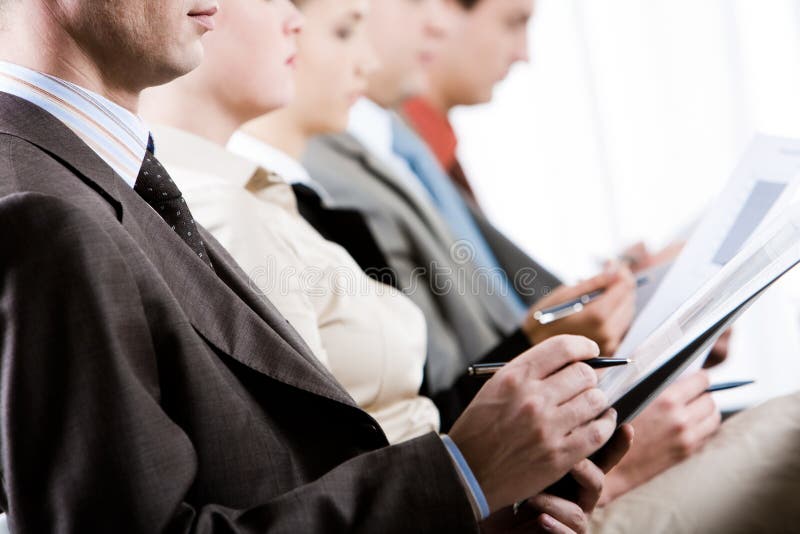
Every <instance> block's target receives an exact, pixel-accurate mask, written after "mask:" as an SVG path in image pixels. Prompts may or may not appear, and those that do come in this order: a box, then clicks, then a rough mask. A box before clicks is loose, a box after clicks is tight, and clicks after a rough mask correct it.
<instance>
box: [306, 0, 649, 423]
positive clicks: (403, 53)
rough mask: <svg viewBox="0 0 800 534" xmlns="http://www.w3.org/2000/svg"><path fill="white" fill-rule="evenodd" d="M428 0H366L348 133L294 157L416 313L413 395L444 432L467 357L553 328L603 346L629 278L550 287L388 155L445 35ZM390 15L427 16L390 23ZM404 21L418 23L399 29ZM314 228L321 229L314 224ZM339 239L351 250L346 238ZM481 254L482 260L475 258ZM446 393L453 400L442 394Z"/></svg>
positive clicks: (464, 388) (496, 352)
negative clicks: (543, 318) (453, 219)
mask: <svg viewBox="0 0 800 534" xmlns="http://www.w3.org/2000/svg"><path fill="white" fill-rule="evenodd" d="M428 4H431V5H434V4H442V5H443V2H440V0H426V1H423V2H417V3H412V2H407V1H404V0H387V1H386V2H380V3H376V4H375V5H374V6H372V11H371V14H370V19H369V20H368V28H369V29H370V30H371V38H372V41H373V44H374V46H375V48H376V52H377V54H378V57H379V58H380V61H381V65H382V68H381V69H379V70H378V71H376V72H375V73H374V74H373V75H371V77H370V79H369V87H368V91H367V96H368V99H364V100H362V101H361V102H359V103H358V104H356V107H355V109H354V113H353V115H352V118H351V123H352V124H351V128H350V132H349V133H346V134H340V135H332V136H325V137H321V138H319V139H316V140H314V141H312V142H311V143H310V145H309V149H308V151H307V153H306V155H305V157H304V164H305V166H306V168H307V169H308V170H309V171H310V173H311V175H312V177H313V178H314V179H315V180H317V181H318V182H320V183H321V184H322V185H323V186H324V187H325V189H326V190H327V192H328V193H329V194H330V196H331V197H332V198H333V199H334V200H335V202H336V204H337V206H338V207H340V208H345V209H352V210H360V211H361V212H362V214H363V215H364V216H365V218H366V221H367V224H368V225H369V227H370V229H371V231H372V234H373V235H374V237H375V240H376V241H377V243H378V245H379V246H380V247H381V250H382V252H383V256H384V257H385V258H386V261H387V264H388V265H387V267H389V269H390V270H391V272H392V274H393V277H392V278H393V280H394V281H395V283H396V285H397V286H398V287H399V288H400V289H402V290H403V291H404V292H405V293H406V294H408V296H409V297H411V299H412V300H414V302H415V303H416V304H417V305H418V306H419V307H420V308H421V309H422V310H423V312H424V313H425V317H426V320H427V323H428V360H427V363H426V377H425V378H426V384H425V385H426V391H425V393H426V394H428V395H430V396H432V397H433V398H434V400H435V401H436V402H437V405H438V406H439V408H440V411H441V412H442V415H443V425H444V426H443V427H444V428H446V427H447V426H448V421H450V422H451V421H452V419H453V418H454V417H455V416H456V415H457V414H458V413H460V411H461V410H463V406H464V404H465V403H466V402H468V401H469V399H470V395H471V394H474V391H475V388H470V384H469V383H468V380H466V379H463V374H464V372H465V370H466V367H467V366H468V365H470V364H472V363H475V362H477V361H480V360H489V359H491V360H497V359H503V360H506V359H508V358H511V357H513V356H515V355H516V354H518V353H519V352H521V351H523V350H525V349H526V348H529V347H530V346H531V345H533V344H535V343H539V342H541V341H543V340H544V339H547V338H548V337H551V336H554V335H558V334H562V333H572V334H582V335H586V336H588V337H590V338H592V339H594V340H595V341H597V342H598V343H599V344H600V345H601V348H602V350H603V351H604V353H607V354H608V353H612V352H613V351H614V350H615V348H616V345H617V344H618V343H619V341H620V339H621V337H622V335H623V333H624V332H625V331H626V330H627V328H628V326H629V324H630V321H631V319H632V317H633V312H634V302H635V287H634V286H635V283H634V280H633V277H632V275H631V274H630V272H628V271H627V270H626V269H621V270H619V271H616V272H611V273H604V274H603V275H601V276H599V277H597V278H595V279H592V280H589V281H587V282H585V283H582V284H579V285H578V286H575V287H563V286H562V287H559V286H560V285H561V283H560V281H559V280H558V279H557V278H556V277H555V276H553V275H552V274H551V273H549V272H548V271H547V270H546V269H545V268H543V267H542V266H541V265H539V264H538V263H537V262H535V261H534V260H532V259H531V258H529V257H528V256H527V255H526V254H524V253H523V252H522V251H521V250H520V249H519V248H518V247H516V246H515V245H514V244H513V243H512V242H511V241H510V240H508V239H507V238H506V237H505V236H504V235H503V234H502V233H501V232H499V231H498V230H497V229H496V228H494V227H493V226H492V225H491V223H490V222H489V221H488V220H486V219H485V218H484V217H482V216H481V215H480V214H479V213H477V212H474V213H472V214H471V215H470V214H467V215H466V216H465V217H463V216H462V218H461V221H462V222H463V225H461V226H472V227H473V231H472V232H471V233H467V234H462V235H459V234H458V232H459V230H460V228H457V227H455V226H454V225H453V224H449V221H448V220H446V218H445V217H444V216H443V213H442V210H440V209H439V207H438V206H437V205H436V203H435V202H434V197H435V196H436V195H435V194H434V193H432V192H430V191H428V190H427V189H426V187H424V186H423V185H422V184H421V183H420V176H419V169H417V168H413V169H412V168H411V167H410V166H409V165H407V164H405V162H403V161H401V160H399V158H398V157H397V156H396V154H394V150H393V149H394V147H393V146H392V137H393V136H394V137H395V140H396V137H397V133H398V132H397V129H398V128H400V129H402V128H405V130H408V128H407V127H404V126H403V125H402V124H400V121H399V119H398V118H397V117H396V116H395V115H394V114H393V113H391V112H390V111H388V110H389V109H391V108H393V107H395V106H397V105H399V104H400V103H401V102H403V100H405V99H406V98H407V97H408V96H410V95H413V94H415V93H416V92H418V91H419V90H420V88H421V87H422V86H423V83H424V71H423V69H422V67H423V64H424V60H425V58H426V57H429V56H430V55H431V53H432V52H431V51H432V50H435V48H436V46H437V45H438V43H437V42H438V41H439V40H440V39H441V37H442V36H443V35H444V34H445V33H446V32H447V17H448V14H447V11H446V10H445V9H444V8H443V7H441V6H440V7H439V9H438V11H437V12H435V13H433V14H432V15H430V14H426V12H425V9H426V7H425V6H426V5H428ZM395 16H402V17H403V18H404V19H406V20H416V19H415V18H417V19H418V18H419V17H425V16H427V17H428V20H427V21H426V24H419V25H413V24H412V23H409V24H407V25H403V26H400V25H397V24H396V19H395ZM409 27H411V28H416V27H421V28H425V29H424V32H423V34H422V35H414V36H409V35H407V31H406V29H407V28H409ZM420 58H422V60H421V59H420ZM412 135H413V134H412ZM420 143H421V141H420ZM434 165H436V163H435V162H434ZM310 222H312V224H314V222H315V221H313V220H311V221H310ZM318 230H320V231H321V232H322V233H323V234H324V235H325V234H326V229H325V228H324V227H318ZM328 235H329V234H328ZM465 236H474V237H465ZM481 242H485V243H486V244H487V245H488V249H489V250H485V249H486V248H487V247H483V246H482V245H481ZM340 244H341V245H342V246H345V247H347V246H350V247H351V249H350V250H351V251H352V254H353V255H354V256H356V257H358V256H359V254H358V251H357V250H353V249H352V244H351V243H350V242H345V241H340ZM482 249H483V250H484V251H483V253H482V254H481V251H482ZM482 257H483V258H487V259H486V260H484V261H479V260H481V259H482ZM376 267H378V266H376ZM498 267H499V268H498ZM498 275H499V276H498ZM505 280H508V282H510V283H507V282H506V281H505ZM596 289H606V290H607V291H606V293H605V294H604V295H603V297H601V298H599V299H597V300H596V301H595V302H593V303H592V304H591V305H589V306H587V307H586V309H585V310H584V312H582V313H581V314H578V315H575V316H573V317H570V318H567V319H564V320H561V321H557V322H554V323H550V324H548V325H541V324H539V322H538V321H536V320H535V319H534V318H533V316H532V314H531V313H526V312H527V311H528V308H530V307H532V306H535V307H536V308H541V307H547V306H549V305H552V304H558V303H561V302H564V301H566V300H569V299H571V298H575V297H576V296H579V295H581V294H584V293H588V292H591V291H594V290H596ZM520 310H521V313H520ZM454 385H456V387H455V388H454V387H453V386H454ZM454 392H455V393H456V394H457V395H459V397H460V398H455V399H454V398H453V395H452V393H454ZM459 392H461V393H459Z"/></svg>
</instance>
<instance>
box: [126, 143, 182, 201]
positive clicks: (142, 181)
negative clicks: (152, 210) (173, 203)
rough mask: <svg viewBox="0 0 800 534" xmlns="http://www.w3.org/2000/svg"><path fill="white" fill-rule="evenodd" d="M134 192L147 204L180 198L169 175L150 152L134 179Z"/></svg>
mask: <svg viewBox="0 0 800 534" xmlns="http://www.w3.org/2000/svg"><path fill="white" fill-rule="evenodd" d="M134 190H135V191H136V192H137V193H139V195H140V196H141V197H142V198H143V199H145V200H146V201H147V202H148V203H154V202H165V201H168V200H177V199H180V198H181V192H180V189H178V186H177V185H175V183H174V182H173V181H172V179H171V178H170V177H169V174H168V173H167V171H166V170H165V169H164V167H162V166H161V163H159V162H158V160H157V159H156V158H155V156H153V153H152V152H149V151H148V152H147V153H146V154H145V157H144V161H143V162H142V168H141V169H139V176H138V178H136V185H135V186H134Z"/></svg>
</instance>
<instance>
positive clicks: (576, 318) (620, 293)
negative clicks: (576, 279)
mask: <svg viewBox="0 0 800 534" xmlns="http://www.w3.org/2000/svg"><path fill="white" fill-rule="evenodd" d="M599 289H603V290H605V292H604V293H603V295H601V296H600V297H598V298H597V299H595V300H594V301H593V302H591V303H589V304H588V305H587V306H586V307H585V308H584V309H583V310H582V311H580V312H578V313H576V314H574V315H571V316H569V317H565V318H564V319H559V320H557V321H553V322H552V323H550V324H546V325H541V324H539V321H537V320H536V319H534V318H533V314H534V313H535V312H536V311H537V310H543V309H545V308H550V307H552V306H556V305H558V304H562V303H564V302H568V301H570V300H573V299H575V298H578V297H580V296H581V295H585V294H587V293H591V292H592V291H596V290H599ZM635 312H636V279H635V278H634V276H633V274H631V272H630V270H629V269H628V268H627V267H621V266H619V265H611V266H610V267H609V268H608V269H607V270H606V271H605V272H604V273H603V274H600V275H598V276H596V277H594V278H592V279H590V280H586V281H585V282H581V283H580V284H577V285H575V286H570V287H566V286H562V287H559V288H557V289H556V290H555V291H553V292H552V293H551V294H550V295H548V296H547V297H545V298H543V299H542V300H540V301H539V302H537V303H536V306H535V307H534V308H533V309H532V310H531V313H530V314H528V317H527V318H526V319H525V323H524V324H523V325H522V330H523V332H525V334H526V335H527V337H528V339H529V340H530V342H531V344H533V345H537V344H539V343H541V342H542V341H544V340H545V339H547V338H550V337H553V336H557V335H560V334H574V335H581V336H585V337H588V338H589V339H592V340H594V341H595V342H597V344H598V345H600V350H601V351H602V354H609V355H610V354H614V352H615V351H616V350H617V347H619V344H620V341H621V340H622V336H624V335H625V332H627V331H628V328H629V327H630V325H631V321H632V320H633V316H634V314H635Z"/></svg>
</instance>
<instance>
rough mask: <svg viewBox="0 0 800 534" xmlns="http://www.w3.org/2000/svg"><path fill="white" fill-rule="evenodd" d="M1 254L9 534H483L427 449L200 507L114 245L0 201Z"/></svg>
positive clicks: (70, 216) (420, 443) (50, 202)
mask: <svg viewBox="0 0 800 534" xmlns="http://www.w3.org/2000/svg"><path fill="white" fill-rule="evenodd" d="M0 250H2V254H0V343H1V344H0V358H1V359H0V378H1V379H2V382H1V384H2V388H1V390H0V410H1V411H0V417H1V419H0V455H1V458H0V459H1V460H2V464H1V466H2V473H1V474H2V482H3V488H2V490H3V491H2V500H0V504H2V506H3V507H4V508H6V509H7V511H8V513H9V526H10V528H11V530H12V531H13V532H16V533H22V534H25V533H40V532H60V533H63V534H71V533H86V532H117V533H137V534H138V533H142V534H144V533H148V534H150V533H154V532H169V533H173V532H175V533H202V534H212V533H223V532H224V533H238V534H250V533H256V532H259V533H277V532H280V533H283V532H285V533H297V532H344V531H347V532H423V531H427V532H444V531H450V532H452V531H464V532H474V531H476V530H477V527H476V525H475V518H474V515H473V513H472V510H471V508H470V504H469V501H468V498H467V496H466V494H465V492H464V489H463V487H462V486H461V484H460V481H459V479H458V475H457V474H456V472H455V470H454V468H453V466H452V463H451V461H450V459H449V457H448V456H447V452H446V450H445V448H444V446H443V445H442V443H441V441H440V440H439V438H438V437H437V436H435V435H433V434H431V435H429V436H425V437H422V438H419V439H417V440H414V441H411V442H407V443H406V444H403V445H400V446H394V447H386V448H383V449H380V450H377V451H374V452H371V453H368V454H364V455H362V456H358V457H356V458H353V459H351V460H350V461H348V462H346V463H344V464H342V465H339V466H338V467H336V468H334V469H332V470H331V471H329V472H328V473H327V474H326V475H324V476H323V477H321V478H320V479H318V480H315V481H313V482H310V483H308V484H306V485H303V486H300V487H297V488H293V489H292V490H291V491H288V492H286V493H283V494H280V495H278V496H277V497H276V498H274V499H273V500H271V501H270V502H265V503H263V504H260V505H259V506H256V507H254V508H252V509H248V510H235V509H231V508H229V507H226V506H224V505H222V504H220V503H196V502H194V501H193V499H192V498H191V495H192V484H193V481H194V479H195V477H196V473H197V471H198V465H197V462H198V460H197V454H196V452H195V450H194V448H193V444H192V442H191V440H190V439H189V437H188V436H187V434H186V433H185V432H183V430H182V429H181V428H180V427H179V426H178V425H177V424H175V423H174V422H173V421H172V420H171V419H170V418H169V416H168V414H167V413H166V412H165V411H164V410H163V408H162V406H161V404H160V397H161V394H162V392H161V390H160V385H159V379H158V377H159V375H158V360H157V358H156V354H155V351H154V349H153V346H152V344H151V336H150V333H149V327H148V322H147V317H146V316H145V313H144V307H143V303H142V302H141V301H140V298H139V291H138V288H137V283H136V279H135V278H134V277H133V275H132V273H131V272H130V270H129V267H128V264H127V263H126V261H125V260H124V258H123V256H122V255H121V253H120V251H119V249H118V247H117V245H116V243H115V241H114V240H113V239H112V238H111V237H110V236H109V235H108V233H107V232H106V231H105V230H104V229H103V228H102V227H101V226H100V225H99V224H98V223H97V222H95V221H94V220H92V219H91V218H90V217H88V216H87V215H86V214H85V213H84V212H82V211H81V210H78V209H76V208H74V207H72V206H71V205H69V204H68V203H66V202H65V201H63V200H60V199H56V198H52V197H45V196H42V195H37V194H30V193H26V194H16V195H12V196H9V197H5V198H3V199H0ZM343 439H347V438H343ZM242 483H243V484H246V483H247V481H242Z"/></svg>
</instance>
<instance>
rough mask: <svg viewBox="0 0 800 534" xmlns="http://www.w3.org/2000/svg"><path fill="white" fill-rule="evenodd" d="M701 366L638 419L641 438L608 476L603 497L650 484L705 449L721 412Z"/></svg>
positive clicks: (637, 430) (637, 436) (636, 427)
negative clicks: (708, 391)
mask: <svg viewBox="0 0 800 534" xmlns="http://www.w3.org/2000/svg"><path fill="white" fill-rule="evenodd" d="M708 385H709V382H708V375H707V374H706V372H705V371H699V372H697V373H695V374H693V375H691V376H688V377H686V378H683V379H681V380H680V381H678V382H676V383H674V384H673V385H671V386H670V387H669V388H667V389H666V390H665V391H664V393H662V394H661V395H660V396H659V398H658V399H656V400H655V401H654V402H653V403H652V404H651V405H650V406H648V407H647V409H645V410H644V411H643V412H642V413H641V414H640V415H639V416H638V417H637V418H636V419H635V420H634V421H633V426H634V428H635V429H636V441H635V443H634V444H633V447H631V450H630V452H629V453H628V455H627V456H625V458H624V459H623V460H622V461H621V462H620V464H619V465H618V466H617V467H616V469H614V470H612V471H611V472H610V473H609V475H608V477H606V485H605V488H604V491H603V497H602V499H601V500H602V502H604V503H605V502H609V501H611V500H613V499H615V498H616V497H619V496H620V495H622V494H623V493H625V492H627V491H629V490H631V489H633V488H635V487H637V486H639V485H640V484H644V483H645V482H647V481H648V480H650V479H651V478H653V477H654V476H656V475H658V474H659V473H661V472H662V471H665V470H666V469H669V468H670V467H672V466H673V465H675V464H677V463H679V462H681V461H683V460H685V459H686V458H688V457H689V456H691V455H692V454H694V453H695V452H696V451H697V450H699V449H700V448H701V447H702V446H703V445H704V444H705V443H706V442H707V441H708V440H709V439H710V438H711V437H712V436H713V435H714V434H715V433H716V432H717V430H718V429H719V427H720V424H721V420H722V418H721V415H720V412H719V410H718V409H717V406H716V404H715V403H714V400H713V399H712V398H711V395H709V394H707V393H705V390H706V388H708Z"/></svg>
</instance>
